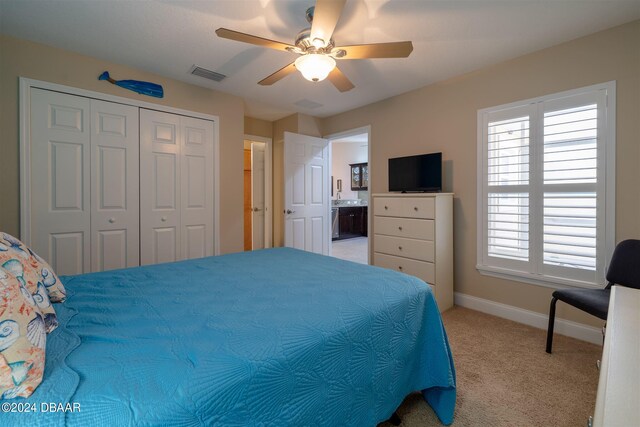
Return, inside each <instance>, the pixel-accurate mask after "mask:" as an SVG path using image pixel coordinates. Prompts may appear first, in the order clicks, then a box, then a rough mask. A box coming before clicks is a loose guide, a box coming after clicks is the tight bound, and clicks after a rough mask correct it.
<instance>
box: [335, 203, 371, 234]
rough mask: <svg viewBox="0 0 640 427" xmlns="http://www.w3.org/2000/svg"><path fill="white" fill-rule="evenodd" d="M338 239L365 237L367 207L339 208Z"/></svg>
mask: <svg viewBox="0 0 640 427" xmlns="http://www.w3.org/2000/svg"><path fill="white" fill-rule="evenodd" d="M338 222H339V224H340V225H339V226H340V237H339V238H340V239H349V238H352V237H360V236H366V235H367V207H366V206H364V207H363V206H357V207H356V206H354V207H342V206H341V207H340V209H339V211H338Z"/></svg>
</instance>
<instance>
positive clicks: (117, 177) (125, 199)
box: [91, 100, 140, 271]
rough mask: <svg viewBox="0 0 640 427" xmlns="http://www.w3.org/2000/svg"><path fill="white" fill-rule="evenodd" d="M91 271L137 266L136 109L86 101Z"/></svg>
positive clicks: (138, 173)
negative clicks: (88, 112)
mask: <svg viewBox="0 0 640 427" xmlns="http://www.w3.org/2000/svg"><path fill="white" fill-rule="evenodd" d="M91 117H92V126H91V182H92V187H93V188H92V197H91V242H92V245H91V264H92V270H93V271H104V270H111V269H116V268H126V267H134V266H137V265H139V253H140V248H139V241H140V239H139V227H138V223H139V201H138V198H139V185H140V184H139V175H140V172H139V152H140V147H139V134H138V108H137V107H131V106H127V105H121V104H115V103H112V102H105V101H98V100H91Z"/></svg>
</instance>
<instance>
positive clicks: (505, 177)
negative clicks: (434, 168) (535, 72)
mask: <svg viewBox="0 0 640 427" xmlns="http://www.w3.org/2000/svg"><path fill="white" fill-rule="evenodd" d="M614 91H615V85H614V84H612V83H609V84H604V85H597V86H593V87H589V88H585V89H581V90H577V91H571V92H568V93H562V94H557V95H552V96H546V97H542V98H538V99H534V100H528V101H523V102H522V103H517V104H512V105H509V106H502V107H495V108H489V109H485V110H481V111H479V112H478V125H479V138H478V140H479V150H478V155H479V168H478V170H479V173H480V175H481V176H479V185H478V190H479V191H478V193H479V197H478V201H479V216H478V231H479V237H478V269H479V270H480V271H482V272H489V273H495V274H498V275H500V274H502V275H507V276H519V277H523V278H525V280H527V281H533V282H535V283H538V282H540V283H543V284H549V283H564V284H572V285H578V286H580V285H584V286H593V285H596V284H599V283H602V282H603V278H604V272H605V267H606V264H607V261H608V258H609V256H610V255H611V252H612V248H613V239H614V236H613V195H612V194H609V195H607V194H606V190H607V189H609V191H610V192H611V193H612V192H613V191H612V190H611V189H613V188H614V187H613V179H614V176H615V175H614V174H613V165H614V162H613V158H612V156H613V155H614V147H615V146H614V138H613V136H612V135H613V132H612V130H611V128H610V126H611V123H615V121H614V119H613V114H614V107H613V106H612V105H611V104H608V98H607V97H609V98H611V99H612V98H613V95H614ZM607 156H609V157H607ZM608 180H609V182H608V183H607V181H608Z"/></svg>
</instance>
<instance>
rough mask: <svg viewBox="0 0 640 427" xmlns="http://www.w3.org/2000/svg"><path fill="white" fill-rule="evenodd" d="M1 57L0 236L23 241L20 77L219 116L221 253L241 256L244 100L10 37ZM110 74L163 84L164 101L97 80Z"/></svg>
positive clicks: (0, 40)
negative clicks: (221, 183) (103, 73)
mask: <svg viewBox="0 0 640 427" xmlns="http://www.w3.org/2000/svg"><path fill="white" fill-rule="evenodd" d="M0 55H2V56H1V58H0V94H1V98H0V111H1V113H0V163H1V167H0V182H1V183H2V185H0V200H1V201H2V203H1V204H0V230H4V231H7V232H9V233H11V234H15V235H18V234H19V229H20V224H19V214H20V206H19V192H20V189H19V170H18V167H19V145H18V77H28V78H32V79H37V80H43V81H47V82H53V83H58V84H63V85H67V86H73V87H77V88H82V89H87V90H92V91H96V92H102V93H107V94H111V95H117V96H121V97H127V98H133V99H139V100H143V101H146V102H152V103H157V104H161V105H167V106H171V107H175V108H182V109H185V110H190V111H196V112H199V113H205V114H211V115H216V116H218V117H219V119H220V126H219V131H220V135H219V137H220V176H221V177H223V178H222V179H223V180H224V185H221V186H220V205H221V206H220V234H221V235H220V248H221V250H222V252H223V253H228V252H236V251H241V250H242V244H243V240H242V239H243V223H242V203H243V201H242V144H243V143H242V141H243V134H244V106H243V101H242V99H241V98H239V97H236V96H232V95H227V94H224V93H221V92H217V91H214V90H209V89H205V88H202V87H199V86H194V85H190V84H186V83H182V82H179V81H176V80H172V79H168V78H165V77H160V76H158V75H155V74H151V73H148V72H144V71H140V70H136V69H133V68H129V67H125V66H122V65H118V64H113V63H109V62H106V61H102V60H99V59H96V58H92V57H88V56H84V55H79V54H76V53H72V52H68V51H65V50H61V49H55V48H52V47H48V46H45V45H42V44H37V43H32V42H28V41H24V40H18V39H14V38H10V37H6V36H0ZM105 70H108V71H109V72H110V73H111V76H112V77H113V78H115V79H135V80H146V81H152V82H155V83H159V84H161V85H162V86H163V87H164V92H165V97H164V98H163V99H157V98H150V97H148V96H142V95H138V94H136V93H134V92H131V91H128V90H125V89H122V88H120V87H117V86H114V85H111V84H109V83H107V82H105V81H99V80H98V76H99V75H100V73H102V72H103V71H105Z"/></svg>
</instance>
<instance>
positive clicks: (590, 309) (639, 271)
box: [547, 239, 640, 353]
mask: <svg viewBox="0 0 640 427" xmlns="http://www.w3.org/2000/svg"><path fill="white" fill-rule="evenodd" d="M607 282H608V284H607V286H606V287H605V288H604V289H559V290H557V291H555V292H554V293H553V295H552V297H553V298H551V307H550V308H549V328H548V329H547V353H551V345H552V344H553V324H554V321H555V317H556V302H557V301H558V300H560V301H564V302H566V303H567V304H569V305H572V306H574V307H576V308H579V309H580V310H582V311H586V312H587V313H589V314H591V315H593V316H596V317H599V318H600V319H602V320H607V313H608V312H609V296H610V295H611V286H613V285H620V286H627V287H629V288H638V289H640V240H631V239H630V240H623V241H622V242H620V243H618V246H616V249H615V250H614V251H613V256H612V257H611V263H610V264H609V270H608V271H607Z"/></svg>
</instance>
